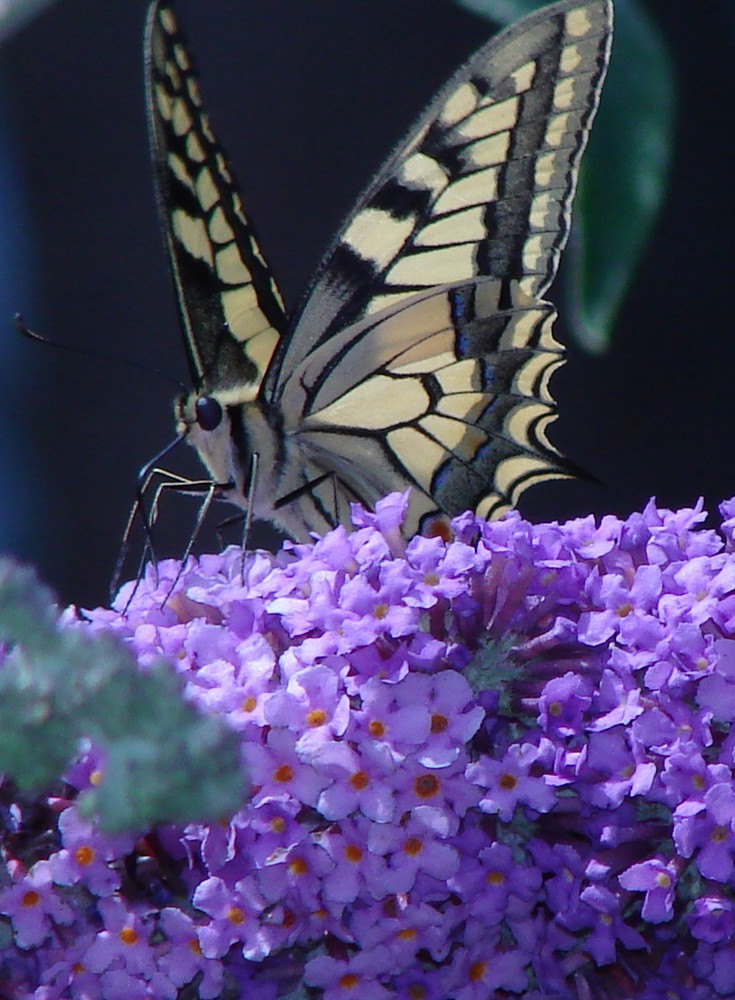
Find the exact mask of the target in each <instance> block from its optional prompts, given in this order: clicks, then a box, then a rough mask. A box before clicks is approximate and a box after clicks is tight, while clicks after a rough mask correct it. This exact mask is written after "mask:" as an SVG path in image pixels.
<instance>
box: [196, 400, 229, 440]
mask: <svg viewBox="0 0 735 1000" xmlns="http://www.w3.org/2000/svg"><path fill="white" fill-rule="evenodd" d="M194 409H195V410H196V415H197V423H198V424H199V426H200V427H201V429H202V430H203V431H213V430H216V428H217V427H219V425H220V424H221V423H222V407H221V406H220V405H219V403H218V402H217V400H216V399H215V398H214V397H213V396H202V397H201V398H200V399H198V400H197V401H196V405H195V407H194Z"/></svg>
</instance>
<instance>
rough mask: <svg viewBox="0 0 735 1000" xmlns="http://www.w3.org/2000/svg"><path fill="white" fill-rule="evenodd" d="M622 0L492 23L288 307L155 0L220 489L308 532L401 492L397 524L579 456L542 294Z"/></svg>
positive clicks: (192, 353)
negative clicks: (562, 412) (566, 427)
mask: <svg viewBox="0 0 735 1000" xmlns="http://www.w3.org/2000/svg"><path fill="white" fill-rule="evenodd" d="M611 32H612V2H611V0H561V2H557V3H553V4H551V5H550V6H547V7H545V8H543V9H542V10H540V11H538V12H536V13H534V14H532V15H530V16H528V17H525V18H523V19H522V20H520V21H518V22H517V23H516V24H514V25H512V26H510V27H509V28H507V29H506V30H504V31H502V32H500V33H499V34H497V35H496V36H495V37H493V38H492V39H491V40H490V41H489V42H488V43H487V44H485V45H484V46H483V47H482V48H480V49H479V51H478V52H477V53H476V54H475V55H474V56H472V57H471V58H470V59H469V61H468V62H467V63H466V64H465V65H464V66H462V67H461V68H460V69H459V70H458V71H457V73H456V74H455V75H454V76H453V77H452V78H451V80H450V81H449V82H448V83H447V84H446V86H445V87H444V88H443V89H442V90H441V91H440V92H439V93H438V94H437V95H436V97H435V98H434V99H433V101H432V102H431V104H430V105H429V107H428V108H427V109H426V111H425V112H424V113H423V114H422V115H421V116H420V117H419V118H418V120H417V121H416V123H415V124H414V125H413V127H412V128H411V129H410V130H409V132H408V134H407V135H406V137H405V138H404V139H403V141H402V142H401V143H400V144H399V145H398V147H397V148H396V149H395V150H394V151H393V153H392V154H391V155H390V156H389V157H388V159H387V160H386V161H385V163H384V164H383V166H382V167H381V168H380V170H379V171H378V173H377V174H376V176H375V177H374V179H373V180H372V181H371V183H370V184H369V186H368V187H367V189H366V190H365V191H364V193H363V194H362V196H361V197H360V198H359V199H358V201H357V204H356V205H355V207H354V208H353V210H352V212H351V213H350V214H349V215H348V217H347V219H346V220H345V222H344V224H343V225H342V227H341V229H340V230H339V232H338V234H337V235H336V237H335V238H334V240H333V242H332V244H331V246H330V247H329V249H328V251H327V253H326V254H325V256H324V258H323V259H322V261H321V263H320V264H319V266H318V268H317V270H316V273H315V275H314V278H313V280H312V282H311V284H310V287H309V290H308V294H307V295H306V297H305V298H304V300H303V302H302V304H301V306H300V308H299V309H298V310H297V311H296V312H295V313H293V314H291V315H289V314H288V313H287V311H286V309H285V307H284V304H283V300H282V298H281V295H280V293H279V290H278V287H277V285H276V282H275V279H274V277H273V274H272V272H271V270H270V268H269V266H268V264H267V263H266V260H265V258H264V256H263V253H262V252H261V249H260V247H259V244H258V242H257V239H256V236H255V233H254V230H253V227H252V224H251V221H250V219H249V217H248V215H247V214H246V212H245V209H244V207H243V203H242V200H241V197H240V193H239V191H238V188H237V186H236V184H235V182H234V180H233V176H232V172H231V168H230V165H229V162H228V159H227V157H226V155H225V153H224V151H223V149H222V147H221V146H220V144H219V142H218V141H217V139H216V137H215V135H214V133H213V131H212V128H211V126H210V122H209V118H208V116H207V114H206V112H205V111H204V109H203V106H202V102H201V98H200V93H199V86H198V82H197V77H196V75H195V72H194V70H193V68H192V60H191V56H190V55H189V53H188V51H187V47H186V43H185V41H184V37H183V35H182V33H181V30H180V28H179V25H178V22H177V20H176V17H175V14H174V11H173V7H172V5H171V3H170V2H168V0H155V2H153V3H152V4H151V6H150V9H149V14H148V21H147V30H146V42H145V46H146V83H147V104H148V118H149V126H150V136H151V144H152V151H153V160H154V165H155V176H156V187H157V196H158V204H159V209H160V215H161V220H162V223H163V230H164V235H165V242H166V246H167V250H168V257H169V261H170V265H171V273H172V276H173V282H174V287H175V292H176V298H177V302H178V309H179V314H180V319H181V325H182V329H183V334H184V343H185V346H186V353H187V357H188V362H189V367H190V369H191V376H192V381H193V385H194V388H193V390H192V391H191V392H190V393H187V394H185V395H182V396H181V397H180V398H179V399H178V400H177V401H176V403H175V415H176V424H177V434H178V436H179V438H180V439H184V440H186V441H187V442H188V443H189V444H190V445H192V446H193V447H194V448H195V449H196V450H197V452H198V453H199V456H200V457H201V460H202V462H203V463H204V465H205V467H206V469H207V471H208V478H207V479H206V480H203V481H202V483H201V484H192V485H200V486H204V487H205V488H206V489H207V490H208V492H209V495H210V496H212V495H216V496H217V497H221V498H224V499H226V500H229V501H232V502H233V503H234V504H236V505H237V506H238V507H240V508H242V509H243V510H246V511H247V514H248V517H252V518H254V519H261V520H266V521H270V522H272V523H273V524H275V525H276V526H277V527H278V528H279V529H281V530H282V531H283V532H285V533H286V534H287V535H290V536H291V537H292V538H294V539H297V540H303V539H306V538H308V537H309V535H310V533H312V532H317V533H322V532H324V531H326V530H328V529H330V528H332V527H333V526H334V525H336V524H338V523H346V524H349V514H350V503H351V502H354V501H359V502H360V503H361V504H363V505H365V506H367V507H372V506H374V504H375V503H376V501H377V500H379V499H380V498H381V497H383V496H384V495H386V494H388V493H391V492H393V491H398V490H400V491H403V490H406V489H407V488H408V487H410V488H411V490H410V503H409V509H408V517H407V522H406V524H405V527H404V530H405V532H406V534H407V535H411V534H413V533H415V532H417V531H420V530H424V531H426V530H431V529H432V526H433V524H434V522H435V520H436V519H437V518H438V519H441V518H445V517H446V516H452V515H456V514H458V513H460V512H462V511H464V510H467V509H470V510H474V511H476V512H477V513H478V514H480V515H482V516H485V517H488V518H490V517H497V516H499V515H500V514H502V513H504V512H505V511H507V510H508V509H509V508H511V507H514V506H515V505H516V502H517V500H518V497H519V495H520V494H521V493H522V492H523V490H525V489H526V488H527V487H528V486H531V485H532V484H534V483H538V482H540V481H542V480H545V479H549V478H554V477H560V476H567V475H570V474H572V471H573V466H572V465H571V464H570V463H569V462H568V461H567V460H566V459H565V458H563V456H562V455H561V454H560V453H559V452H558V451H557V450H556V448H555V447H554V446H553V445H552V444H551V442H550V441H549V439H548V437H547V428H548V425H549V424H550V422H551V421H552V420H554V419H555V417H556V413H555V404H554V400H553V397H552V396H551V394H550V391H549V385H548V384H549V379H550V376H551V375H552V373H553V372H554V371H555V370H556V369H557V368H558V366H559V365H560V364H561V363H562V362H563V356H562V349H561V346H560V345H559V344H558V343H557V341H555V339H554V337H553V335H552V324H553V322H554V319H555V316H556V313H555V310H554V308H553V306H552V305H550V304H549V303H548V302H546V301H544V299H543V295H544V293H545V292H546V290H547V288H548V287H549V285H550V283H551V281H552V279H553V278H554V275H555V274H556V271H557V267H558V263H559V257H560V254H561V251H562V249H563V247H564V244H565V242H566V240H567V236H568V232H569V225H570V213H571V205H572V200H573V197H574V192H575V186H576V182H577V174H578V169H579V161H580V158H581V156H582V153H583V150H584V147H585V145H586V142H587V137H588V134H589V130H590V126H591V124H592V120H593V118H594V115H595V112H596V109H597V105H598V101H599V97H600V90H601V87H602V84H603V80H604V77H605V73H606V69H607V64H608V59H609V51H610V43H611Z"/></svg>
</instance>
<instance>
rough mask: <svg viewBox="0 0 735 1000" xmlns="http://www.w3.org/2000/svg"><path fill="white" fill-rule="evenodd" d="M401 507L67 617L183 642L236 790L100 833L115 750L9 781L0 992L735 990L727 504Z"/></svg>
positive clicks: (383, 998)
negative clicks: (619, 510) (16, 785)
mask: <svg viewBox="0 0 735 1000" xmlns="http://www.w3.org/2000/svg"><path fill="white" fill-rule="evenodd" d="M406 505H407V497H406V496H401V495H394V496H391V497H388V498H386V500H384V501H382V502H381V503H379V504H378V505H377V507H376V510H375V511H374V512H368V511H365V510H362V509H361V508H357V507H356V508H355V510H354V512H353V515H354V524H355V530H354V531H353V532H352V533H350V532H348V531H347V530H346V529H345V528H344V527H340V528H337V529H335V530H334V531H332V532H331V533H329V534H328V535H326V536H325V537H324V538H321V539H316V540H315V541H314V542H313V543H311V544H299V545H295V544H286V545H285V546H284V548H283V549H282V550H281V551H280V552H279V553H277V554H276V555H269V554H267V553H263V552H256V553H252V554H249V555H248V556H247V557H246V559H245V561H244V562H243V559H242V554H241V552H240V551H239V550H236V549H229V550H227V551H225V552H224V553H222V554H221V555H207V556H202V557H201V558H199V559H193V558H190V559H189V560H188V561H187V563H186V564H185V565H184V566H183V567H180V566H179V564H177V563H175V562H173V561H166V562H162V563H160V564H159V566H158V569H157V572H156V571H154V570H153V568H151V567H149V568H147V569H146V571H145V573H144V576H143V579H142V580H141V582H140V583H139V585H138V586H137V589H135V590H134V585H133V584H128V585H126V586H125V587H124V588H123V590H122V591H121V593H120V595H119V596H118V598H117V602H116V604H115V608H113V609H98V610H96V611H91V612H85V614H84V615H83V616H81V617H79V616H76V615H75V614H74V613H73V612H71V611H70V612H67V613H66V614H65V616H64V619H63V621H64V626H63V627H73V628H78V629H89V630H91V631H94V632H108V631H112V632H114V633H115V634H116V635H117V636H118V637H119V638H120V639H122V640H123V641H124V642H126V643H127V644H128V645H129V647H130V648H131V650H132V651H133V652H134V653H135V655H136V657H137V659H138V662H139V664H140V668H141V669H143V670H145V669H146V668H147V667H148V666H149V664H151V663H152V662H153V661H154V660H155V659H156V658H157V657H159V656H161V655H163V656H166V657H168V659H169V660H170V662H171V664H172V669H173V670H175V671H177V672H178V673H179V674H180V675H181V676H182V678H183V679H184V682H185V685H186V694H187V697H188V698H189V699H190V700H191V701H192V702H193V703H194V704H195V705H197V706H198V707H199V708H200V709H201V711H203V712H207V713H217V714H219V715H221V716H223V717H224V718H225V719H226V720H227V721H228V723H229V725H230V726H231V727H232V728H233V729H234V730H235V731H236V732H237V733H238V736H239V739H240V740H241V746H242V758H243V760H244V761H245V762H246V765H247V769H248V778H249V787H248V789H247V790H246V794H245V796H244V799H243V802H242V805H241V808H240V809H239V810H238V812H237V813H236V814H235V815H234V816H230V817H221V818H220V820H219V821H216V822H211V823H204V822H199V823H190V824H187V825H181V826H175V825H169V826H161V827H158V828H156V829H152V830H137V831H132V832H131V834H130V835H129V836H124V837H120V836H117V837H111V836H108V835H106V834H104V833H103V832H102V831H101V830H99V829H98V828H97V826H96V824H95V822H94V821H93V820H91V819H88V818H83V816H82V815H81V813H80V811H79V806H78V804H77V799H78V797H79V794H80V793H82V792H83V791H84V790H85V789H87V788H89V787H90V786H93V785H94V784H95V783H96V782H97V781H98V779H99V775H100V774H101V773H103V772H104V769H105V757H104V754H103V753H102V752H101V750H100V749H99V748H98V747H95V746H92V745H86V746H83V747H82V748H81V749H80V754H79V758H78V759H77V760H75V761H74V762H72V763H71V764H70V766H69V769H68V772H67V774H66V775H64V781H63V782H60V784H59V787H58V788H55V789H54V791H53V794H49V795H47V796H46V797H40V798H39V799H37V800H28V799H23V798H20V797H17V793H15V790H14V789H13V787H12V786H11V785H10V784H9V783H5V784H3V785H2V786H0V788H1V789H2V803H1V804H2V807H3V809H4V810H5V813H6V815H7V817H8V824H7V828H8V830H9V831H10V832H9V833H7V834H6V836H5V839H4V843H3V846H4V855H3V863H2V869H1V871H2V879H0V915H2V916H1V917H0V922H1V923H2V925H3V928H4V940H5V942H6V943H5V945H4V947H3V950H2V952H1V953H0V995H3V996H4V995H9V996H14V997H15V996H17V997H22V998H24V1000H25V998H29V1000H115V998H118V997H120V998H122V997H124V998H126V1000H131V998H132V1000H135V998H137V997H140V998H145V1000H150V998H156V1000H159V998H160V1000H168V998H170V1000H176V998H177V997H182V996H186V997H187V998H189V997H191V998H195V997H200V998H203V1000H216V998H217V997H220V996H233V995H241V996H247V997H248V998H249V1000H279V998H285V997H289V996H294V995H305V993H304V991H305V990H306V988H307V987H308V989H309V990H310V991H311V992H310V995H313V996H314V997H319V998H321V1000H388V997H393V998H398V1000H416V998H418V997H420V998H422V1000H488V998H489V997H495V996H498V997H499V996H502V997H504V998H505V997H512V996H518V997H523V998H524V1000H603V998H607V997H610V996H616V997H621V998H622V1000H718V998H725V1000H733V998H734V997H735V951H734V950H733V947H734V945H735V733H733V734H731V732H730V728H731V723H732V721H733V719H735V500H732V501H728V502H727V503H725V504H723V505H722V508H721V513H722V518H723V524H722V534H718V533H717V532H716V531H714V530H711V529H706V528H704V527H703V526H702V521H703V519H704V511H703V509H702V505H701V504H698V505H697V506H695V507H694V508H691V509H685V510H681V511H669V510H665V509H659V508H657V507H656V505H655V503H654V502H653V501H651V502H650V503H649V504H648V505H647V506H646V508H645V510H643V511H642V512H640V513H635V514H632V515H631V516H630V517H628V518H627V519H625V520H619V519H618V518H615V517H612V516H608V517H604V518H603V519H602V520H601V521H600V522H596V521H595V520H594V518H592V517H584V518H579V519H576V520H572V521H569V522H567V523H564V524H559V523H550V524H539V525H532V524H529V523H528V522H526V521H524V520H523V519H522V518H521V517H520V516H519V515H518V514H515V513H511V514H509V515H507V516H506V517H504V518H503V519H501V520H500V521H497V522H493V523H486V522H484V521H483V520H481V519H479V518H477V517H475V516H473V515H471V514H463V515H462V516H460V517H458V518H455V519H454V521H453V522H452V528H451V532H450V533H449V534H448V535H447V537H446V538H445V537H431V538H427V537H422V536H417V537H415V538H413V539H411V540H409V541H406V540H405V539H404V537H403V536H402V534H401V524H402V522H403V518H404V516H405V511H406ZM174 581H176V586H175V589H174V591H173V592H172V593H171V594H169V590H170V588H171V586H172V584H173V582H174ZM115 609H117V610H115ZM122 609H125V610H122Z"/></svg>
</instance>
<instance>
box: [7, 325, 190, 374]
mask: <svg viewBox="0 0 735 1000" xmlns="http://www.w3.org/2000/svg"><path fill="white" fill-rule="evenodd" d="M13 319H14V322H15V328H16V330H17V331H18V333H19V334H20V335H21V336H22V337H25V338H26V340H33V341H35V342H36V343H38V344H46V345H47V346H48V347H55V348H56V349H57V350H59V351H71V352H72V353H73V354H80V355H82V357H85V358H97V359H99V360H101V361H110V362H111V363H112V364H116V365H124V366H125V367H126V368H135V369H136V370H137V371H140V372H145V373H146V374H147V375H157V376H158V377H159V378H162V379H165V380H166V381H167V382H170V383H172V384H173V385H175V386H176V388H177V389H178V390H179V391H180V392H188V390H187V388H186V386H185V385H184V384H183V383H182V382H179V380H178V379H177V378H174V376H173V375H171V374H170V373H169V372H164V371H162V370H161V369H160V368H152V367H151V366H150V365H145V364H143V363H142V362H140V361H132V360H131V359H130V358H124V357H123V356H122V355H120V354H110V353H108V352H107V351H97V350H91V349H90V348H88V347H77V346H76V345H75V344H63V343H61V342H60V341H58V340H51V339H50V338H49V337H44V336H43V335H42V334H40V333H36V331H35V330H31V328H30V327H28V326H26V324H25V322H24V320H23V316H22V315H21V314H20V313H16V314H15V316H14V317H13Z"/></svg>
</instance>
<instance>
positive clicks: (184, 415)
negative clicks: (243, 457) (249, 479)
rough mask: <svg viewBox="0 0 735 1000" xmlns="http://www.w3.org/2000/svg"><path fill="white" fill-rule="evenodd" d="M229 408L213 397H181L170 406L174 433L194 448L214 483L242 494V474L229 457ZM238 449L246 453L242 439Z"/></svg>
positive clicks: (195, 394) (230, 452) (194, 394)
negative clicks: (174, 428)
mask: <svg viewBox="0 0 735 1000" xmlns="http://www.w3.org/2000/svg"><path fill="white" fill-rule="evenodd" d="M232 409H233V408H232V407H231V406H229V405H227V403H226V402H225V401H223V400H220V399H218V398H217V396H215V395H210V394H207V393H201V392H190V393H188V394H185V395H181V396H179V397H178V398H177V399H176V401H175V403H174V416H175V419H176V433H177V434H178V435H179V436H180V437H183V438H185V439H186V442H187V444H190V445H191V446H192V448H195V449H196V451H197V452H198V453H199V457H200V458H201V460H202V461H203V462H204V464H205V466H206V467H207V469H208V470H209V473H210V475H211V477H212V479H213V480H214V482H215V483H217V484H219V485H221V486H222V488H223V489H224V488H225V486H226V487H228V488H229V490H233V489H234V490H235V491H236V492H237V493H242V490H243V483H242V482H241V481H240V480H241V479H242V475H241V474H240V475H237V474H236V473H237V472H238V470H239V469H240V468H241V466H240V463H239V462H236V461H234V458H235V456H234V455H233V447H234V444H233V435H232V413H231V410H232ZM242 448H243V450H244V451H247V450H248V448H247V442H246V440H243V442H242Z"/></svg>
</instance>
